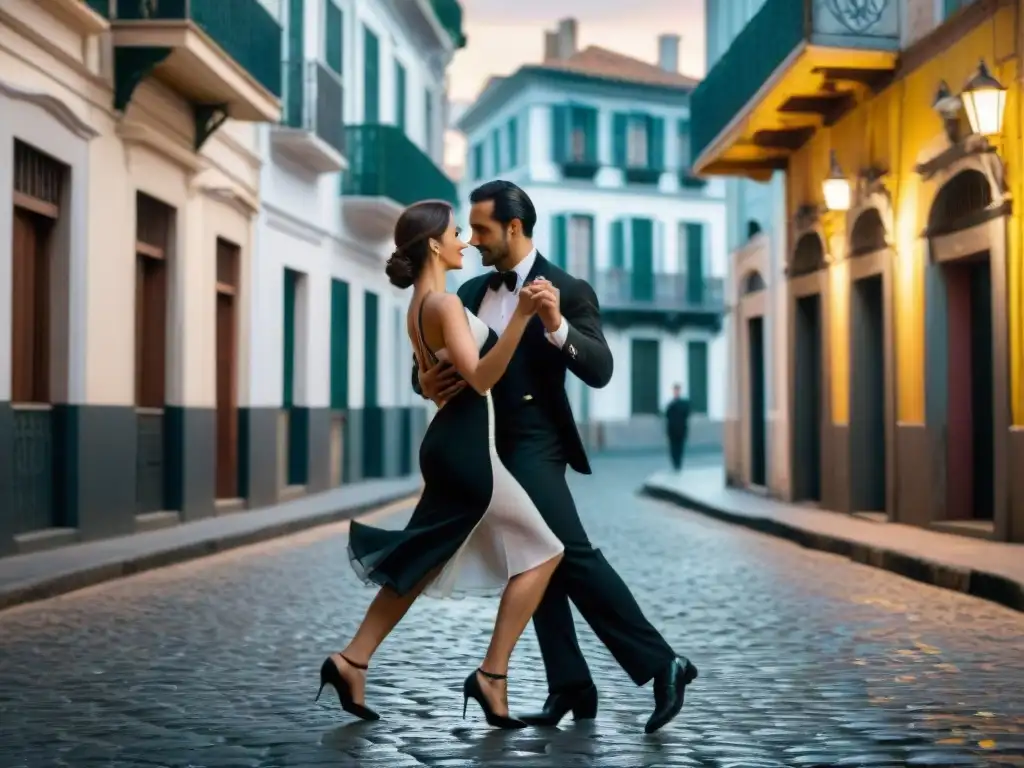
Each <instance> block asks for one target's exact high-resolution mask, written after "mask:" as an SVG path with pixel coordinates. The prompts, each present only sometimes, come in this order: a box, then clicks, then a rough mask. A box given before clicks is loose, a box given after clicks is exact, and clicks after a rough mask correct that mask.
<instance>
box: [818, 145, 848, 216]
mask: <svg viewBox="0 0 1024 768" xmlns="http://www.w3.org/2000/svg"><path fill="white" fill-rule="evenodd" d="M831 163H832V167H831V168H830V169H829V173H828V178H827V179H825V181H824V182H823V183H822V185H821V189H822V192H823V193H824V195H825V206H826V207H827V208H828V209H829V210H830V211H848V210H850V182H849V181H848V180H847V178H846V177H845V176H844V175H843V169H842V168H840V167H839V161H838V160H836V151H835V150H832V155H831Z"/></svg>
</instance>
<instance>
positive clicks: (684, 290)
mask: <svg viewBox="0 0 1024 768" xmlns="http://www.w3.org/2000/svg"><path fill="white" fill-rule="evenodd" d="M594 289H595V291H596V292H597V299H598V302H599V303H600V305H601V314H602V316H604V318H605V320H606V322H607V323H608V324H609V325H611V326H614V327H618V328H628V327H629V326H632V325H658V326H662V327H665V328H668V329H669V330H672V331H678V330H679V329H680V328H683V327H703V328H709V329H713V330H717V329H719V328H720V327H721V322H722V313H723V312H724V311H725V281H724V280H723V279H722V278H720V277H708V278H706V277H700V276H696V275H694V276H690V275H687V274H685V273H658V272H631V271H628V270H623V269H613V270H608V271H605V272H598V273H597V275H596V280H595V285H594Z"/></svg>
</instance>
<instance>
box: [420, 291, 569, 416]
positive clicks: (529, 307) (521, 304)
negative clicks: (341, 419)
mask: <svg viewBox="0 0 1024 768" xmlns="http://www.w3.org/2000/svg"><path fill="white" fill-rule="evenodd" d="M516 314H518V315H520V316H521V317H526V318H529V317H532V316H533V315H538V316H539V317H540V319H541V322H543V323H544V328H545V330H547V331H548V333H554V332H555V331H556V330H558V326H559V325H560V324H561V322H562V313H561V310H560V309H559V302H558V289H557V288H555V286H554V285H552V284H551V281H549V280H545V279H544V278H543V277H539V278H537V279H536V280H533V281H531V282H530V283H528V284H527V285H524V286H523V287H522V288H520V289H519V296H518V303H517V304H516ZM419 382H420V391H421V392H422V393H423V396H424V397H427V398H429V399H430V400H432V401H433V402H434V403H435V404H436V405H437V406H439V407H440V406H442V405H444V404H445V403H446V402H448V401H449V400H450V399H451V398H452V397H454V396H455V395H457V394H458V393H459V392H461V391H462V389H463V388H464V387H465V386H466V382H465V381H463V379H462V377H461V376H459V373H458V371H456V370H455V368H453V367H452V365H451V363H449V362H448V361H447V360H441V361H439V362H437V363H435V364H434V365H432V366H431V367H430V368H427V369H425V370H420V371H419Z"/></svg>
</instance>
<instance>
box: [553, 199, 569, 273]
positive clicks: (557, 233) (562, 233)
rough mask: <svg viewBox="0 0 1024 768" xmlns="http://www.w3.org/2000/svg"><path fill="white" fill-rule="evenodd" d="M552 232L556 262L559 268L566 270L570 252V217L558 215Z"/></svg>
mask: <svg viewBox="0 0 1024 768" xmlns="http://www.w3.org/2000/svg"><path fill="white" fill-rule="evenodd" d="M552 223H553V225H554V226H553V227H552V230H551V231H552V232H553V233H554V234H553V237H554V242H553V247H554V250H555V253H554V257H555V258H554V262H555V264H556V265H557V266H559V267H561V268H562V269H565V268H566V266H567V265H568V261H569V258H568V251H569V221H568V216H566V215H565V214H562V213H556V214H555V216H554V219H553V222H552Z"/></svg>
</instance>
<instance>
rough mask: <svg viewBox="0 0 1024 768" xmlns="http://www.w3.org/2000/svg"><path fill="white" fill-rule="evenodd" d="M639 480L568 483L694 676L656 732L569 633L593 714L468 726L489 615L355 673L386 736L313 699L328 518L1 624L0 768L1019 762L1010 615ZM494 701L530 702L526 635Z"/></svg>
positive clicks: (336, 571)
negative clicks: (685, 507)
mask: <svg viewBox="0 0 1024 768" xmlns="http://www.w3.org/2000/svg"><path fill="white" fill-rule="evenodd" d="M651 469H652V465H651V462H650V461H644V460H638V459H618V460H601V461H599V462H597V464H596V471H597V474H595V475H594V476H592V477H588V478H582V477H578V476H573V480H572V482H573V485H574V488H575V491H576V494H577V499H578V501H579V504H580V507H581V509H582V510H583V511H584V517H585V520H586V523H587V525H588V528H589V530H590V532H591V537H592V538H593V539H594V541H595V542H596V543H598V544H599V545H600V546H602V547H603V549H604V551H605V555H606V556H607V557H608V558H609V560H611V561H612V563H614V564H615V565H616V566H617V567H618V568H619V570H620V572H621V573H622V574H623V576H624V578H625V579H626V581H627V583H629V584H630V585H631V586H632V587H633V589H634V590H635V592H636V594H637V596H638V599H639V600H640V602H641V604H642V605H643V607H644V609H645V610H646V611H647V613H648V615H649V616H651V618H652V619H653V621H654V623H655V624H656V625H657V626H659V627H660V628H663V629H664V631H665V633H666V636H667V637H668V638H669V639H670V641H671V642H672V643H673V644H674V645H675V646H676V648H677V650H678V651H679V652H681V653H684V654H687V655H689V656H690V657H691V658H693V659H694V661H695V662H696V663H697V664H698V666H699V667H700V669H701V677H700V678H699V679H698V681H697V682H696V684H695V685H694V686H692V687H691V688H690V689H688V694H687V705H686V708H685V709H684V711H683V713H682V715H681V716H680V717H679V718H678V719H677V720H676V722H675V723H673V724H672V725H671V726H669V727H668V728H666V729H665V730H664V731H662V732H660V733H658V734H655V735H653V736H644V735H643V731H642V726H643V722H644V720H645V719H646V717H647V715H648V714H649V713H650V709H651V706H652V698H651V693H650V690H649V689H646V690H645V689H637V688H635V687H634V686H633V685H632V684H631V683H630V682H629V680H628V679H627V678H626V676H625V675H624V674H623V673H622V672H621V671H620V670H619V668H618V667H617V666H616V665H615V663H614V661H613V660H612V659H611V657H610V656H609V655H608V654H607V652H606V651H605V650H604V648H603V646H601V645H600V643H599V642H598V641H597V640H596V638H594V636H593V634H592V633H591V632H590V631H589V629H587V628H585V625H583V624H582V623H580V624H579V626H580V628H581V641H582V643H583V645H584V649H585V651H586V652H587V654H588V658H589V660H590V662H591V666H592V668H593V670H594V673H595V676H596V679H597V682H598V686H599V689H600V692H601V710H600V713H599V717H598V719H597V721H595V722H593V723H588V724H582V725H579V726H576V725H574V724H573V723H572V722H571V720H569V719H567V720H566V721H565V724H564V725H563V727H562V728H561V729H557V730H555V729H545V730H539V729H527V730H523V731H518V732H511V733H503V732H497V731H492V730H490V729H489V728H487V726H485V725H484V724H483V722H482V721H481V720H480V719H479V717H478V710H477V711H476V714H477V717H472V716H471V718H470V719H467V720H465V721H463V720H462V718H461V697H460V693H459V691H460V686H461V681H462V678H463V677H464V676H465V675H466V674H468V673H469V671H470V670H471V669H473V667H474V666H475V665H476V664H477V663H478V662H479V659H480V658H481V656H482V654H483V650H484V648H485V645H486V642H487V637H488V632H489V628H490V625H491V623H492V620H493V616H494V610H495V602H494V601H492V600H478V599H466V600H461V601H455V602H443V601H436V600H431V599H423V600H421V601H420V603H419V604H417V605H416V606H414V607H413V609H412V611H411V612H410V614H409V616H408V617H407V619H406V621H405V622H404V623H403V624H401V625H400V626H399V628H398V630H397V631H396V632H395V633H394V635H393V636H392V637H391V638H390V639H389V640H388V641H387V642H386V643H385V645H384V647H383V648H382V649H381V652H380V653H379V655H378V656H377V658H376V659H375V660H374V666H373V668H372V670H371V676H370V687H369V696H368V701H369V703H370V704H371V706H373V707H375V708H376V709H378V710H379V711H381V712H382V713H383V714H384V720H382V721H381V722H379V723H372V724H362V723H354V722H352V721H351V718H349V717H348V716H347V715H344V713H342V712H340V710H339V709H338V708H337V700H336V699H332V698H330V697H324V698H321V700H320V703H318V704H314V703H313V695H314V694H315V692H316V687H317V670H318V668H319V664H320V662H321V661H322V659H323V657H324V655H325V654H326V653H327V652H329V651H331V650H335V649H337V648H338V647H339V646H340V645H341V644H342V643H343V641H344V639H345V638H347V636H348V635H349V634H350V633H351V632H352V631H353V629H354V627H355V625H356V623H357V622H358V620H359V618H360V617H361V616H362V612H363V610H364V608H365V607H366V605H367V604H368V603H369V601H370V599H371V597H372V594H373V593H372V591H371V590H368V589H366V588H365V587H363V586H362V585H360V584H359V583H358V582H357V580H356V578H355V576H354V575H353V574H352V573H351V571H350V569H349V566H348V562H347V558H346V554H345V533H344V527H343V526H334V527H332V528H328V529H320V530H318V531H312V532H308V533H305V534H301V535H299V536H296V537H292V538H289V539H284V540H279V541H276V542H271V543H269V544H265V545H259V546H257V547H252V548H248V549H244V550H238V551H235V552H230V553H227V554H224V555H220V556H217V557H214V558H210V559H207V560H204V561H199V562H194V563H189V564H186V565H183V566H177V567H174V568H169V569H166V570H163V571H156V572H152V573H148V574H143V575H141V576H139V577H136V578H132V579H128V580H124V581H121V582H116V583H112V584H108V585H104V586H101V587H97V588H94V589H91V590H87V591H83V592H80V593H77V594H72V595H68V596H65V597H62V598H58V599H56V600H51V601H48V602H44V603H37V604H32V605H27V606H23V607H20V608H16V609H13V610H10V611H7V612H5V613H0V768H20V767H21V766H25V767H26V768H49V767H50V766H73V767H74V768H79V767H81V768H87V767H92V766H109V767H111V768H136V767H142V766H165V767H168V768H170V767H173V768H178V767H179V766H181V767H182V768H184V767H185V766H189V767H190V768H234V767H237V768H286V767H287V768H293V767H294V768H307V767H308V768H315V767H316V766H360V767H361V768H375V767H377V766H380V767H381V768H384V767H385V766H386V767H387V768H403V767H404V766H431V767H437V768H448V767H451V768H455V767H456V766H459V767H461V766H475V765H480V766H517V767H518V766H529V767H531V768H532V767H533V766H537V767H541V766H545V767H551V768H574V767H575V766H581V767H582V766H588V767H590V766H593V767H595V768H616V767H621V768H641V767H643V768H657V767H661V768H670V767H675V766H695V767H696V766H715V767H716V768H775V766H796V767H811V766H871V767H872V768H875V767H884V766H904V765H912V766H999V765H1005V766H1011V765H1014V766H1024V616H1022V615H1021V614H1017V613H1014V612H1011V611H1009V610H1006V609H1003V608H1000V607H999V606H996V605H993V604H989V603H986V602H983V601H980V600H974V599H972V598H969V597H966V596H964V595H962V594H958V593H954V592H947V591H943V590H939V589H935V588H932V587H928V586H925V585H922V584H918V583H916V582H911V581H908V580H905V579H902V578H900V577H898V576H895V575H893V574H890V573H887V572H884V571H880V570H877V569H873V568H869V567H865V566H860V565H857V564H855V563H852V562H850V561H848V560H845V559H841V558H838V557H833V556H830V555H826V554H821V553H816V552H811V551H807V550H802V549H800V548H798V547H796V546H794V545H791V544H788V543H786V542H783V541H779V540H777V539H773V538H769V537H763V536H759V535H757V534H753V533H750V532H748V531H745V530H742V529H739V528H735V527H731V526H728V525H724V524H721V523H717V522H714V521H711V520H708V519H706V518H703V517H700V516H694V515H690V514H688V513H685V512H681V511H679V510H677V509H675V508H673V507H671V506H669V505H665V504H660V503H658V502H654V501H650V500H646V499H640V498H637V497H635V496H634V489H635V488H636V487H637V486H638V485H639V484H640V481H641V480H642V478H643V476H644V474H645V473H646V472H648V471H649V470H651ZM400 523H401V518H400V517H395V518H392V519H390V520H389V521H388V522H387V523H386V524H388V525H393V524H400ZM511 696H512V706H513V709H516V708H517V707H518V708H527V707H531V706H533V705H536V704H538V703H539V702H540V701H541V700H542V699H543V697H544V680H543V671H542V666H541V664H540V660H539V654H538V650H537V645H536V641H535V638H534V636H533V633H532V630H528V632H527V634H526V636H525V637H524V639H523V642H522V643H521V645H520V648H519V649H518V651H517V653H516V656H515V658H514V660H513V667H512V670H511ZM325 699H326V701H327V703H324V702H325ZM470 712H471V713H474V709H473V707H471V708H470Z"/></svg>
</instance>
